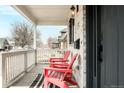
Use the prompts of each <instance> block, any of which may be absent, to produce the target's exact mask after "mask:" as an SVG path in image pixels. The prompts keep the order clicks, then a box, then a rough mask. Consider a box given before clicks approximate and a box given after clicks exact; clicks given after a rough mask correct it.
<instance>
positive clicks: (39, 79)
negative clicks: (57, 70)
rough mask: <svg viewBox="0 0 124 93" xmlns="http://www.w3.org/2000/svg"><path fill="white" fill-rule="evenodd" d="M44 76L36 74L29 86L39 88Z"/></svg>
mask: <svg viewBox="0 0 124 93" xmlns="http://www.w3.org/2000/svg"><path fill="white" fill-rule="evenodd" d="M43 80H44V76H43V75H42V74H38V75H37V76H36V78H35V80H34V81H33V82H32V84H31V85H30V87H29V88H40V87H42V85H43Z"/></svg>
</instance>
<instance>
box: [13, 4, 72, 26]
mask: <svg viewBox="0 0 124 93" xmlns="http://www.w3.org/2000/svg"><path fill="white" fill-rule="evenodd" d="M12 7H14V8H15V9H16V10H17V11H18V12H19V13H21V14H22V15H23V16H24V17H26V18H27V19H28V20H30V21H31V22H33V23H34V24H37V25H67V22H68V17H69V13H70V7H71V6H70V5H14V6H12Z"/></svg>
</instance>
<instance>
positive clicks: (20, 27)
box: [12, 22, 40, 48]
mask: <svg viewBox="0 0 124 93" xmlns="http://www.w3.org/2000/svg"><path fill="white" fill-rule="evenodd" d="M33 30H34V29H33V26H31V25H28V24H26V23H19V22H16V23H14V24H13V25H12V38H13V40H14V42H15V46H21V47H22V48H23V47H25V46H31V45H32V44H33ZM37 35H38V36H37V38H39V37H40V33H39V32H38V33H37Z"/></svg>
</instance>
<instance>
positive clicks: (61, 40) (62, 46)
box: [58, 28, 67, 49]
mask: <svg viewBox="0 0 124 93" xmlns="http://www.w3.org/2000/svg"><path fill="white" fill-rule="evenodd" d="M58 40H59V47H60V49H67V28H65V29H63V30H62V31H61V35H60V36H58Z"/></svg>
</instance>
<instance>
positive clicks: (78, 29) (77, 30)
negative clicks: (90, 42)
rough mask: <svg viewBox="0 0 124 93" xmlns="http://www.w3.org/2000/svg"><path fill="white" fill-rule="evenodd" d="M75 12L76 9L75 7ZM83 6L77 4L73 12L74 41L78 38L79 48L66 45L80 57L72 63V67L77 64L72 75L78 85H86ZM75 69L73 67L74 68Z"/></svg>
mask: <svg viewBox="0 0 124 93" xmlns="http://www.w3.org/2000/svg"><path fill="white" fill-rule="evenodd" d="M75 13H76V9H75ZM85 23H86V22H85V6H79V11H78V13H76V14H75V27H74V41H75V40H77V39H80V49H79V50H76V49H74V45H73V44H71V45H69V46H68V48H69V50H71V51H72V52H73V54H74V53H75V52H78V53H79V54H80V57H79V58H78V59H77V61H80V62H76V63H75V64H74V67H76V66H77V65H79V71H77V70H76V71H75V72H74V75H75V78H76V80H77V82H78V84H79V86H80V87H86V30H85ZM74 69H75V68H74Z"/></svg>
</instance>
